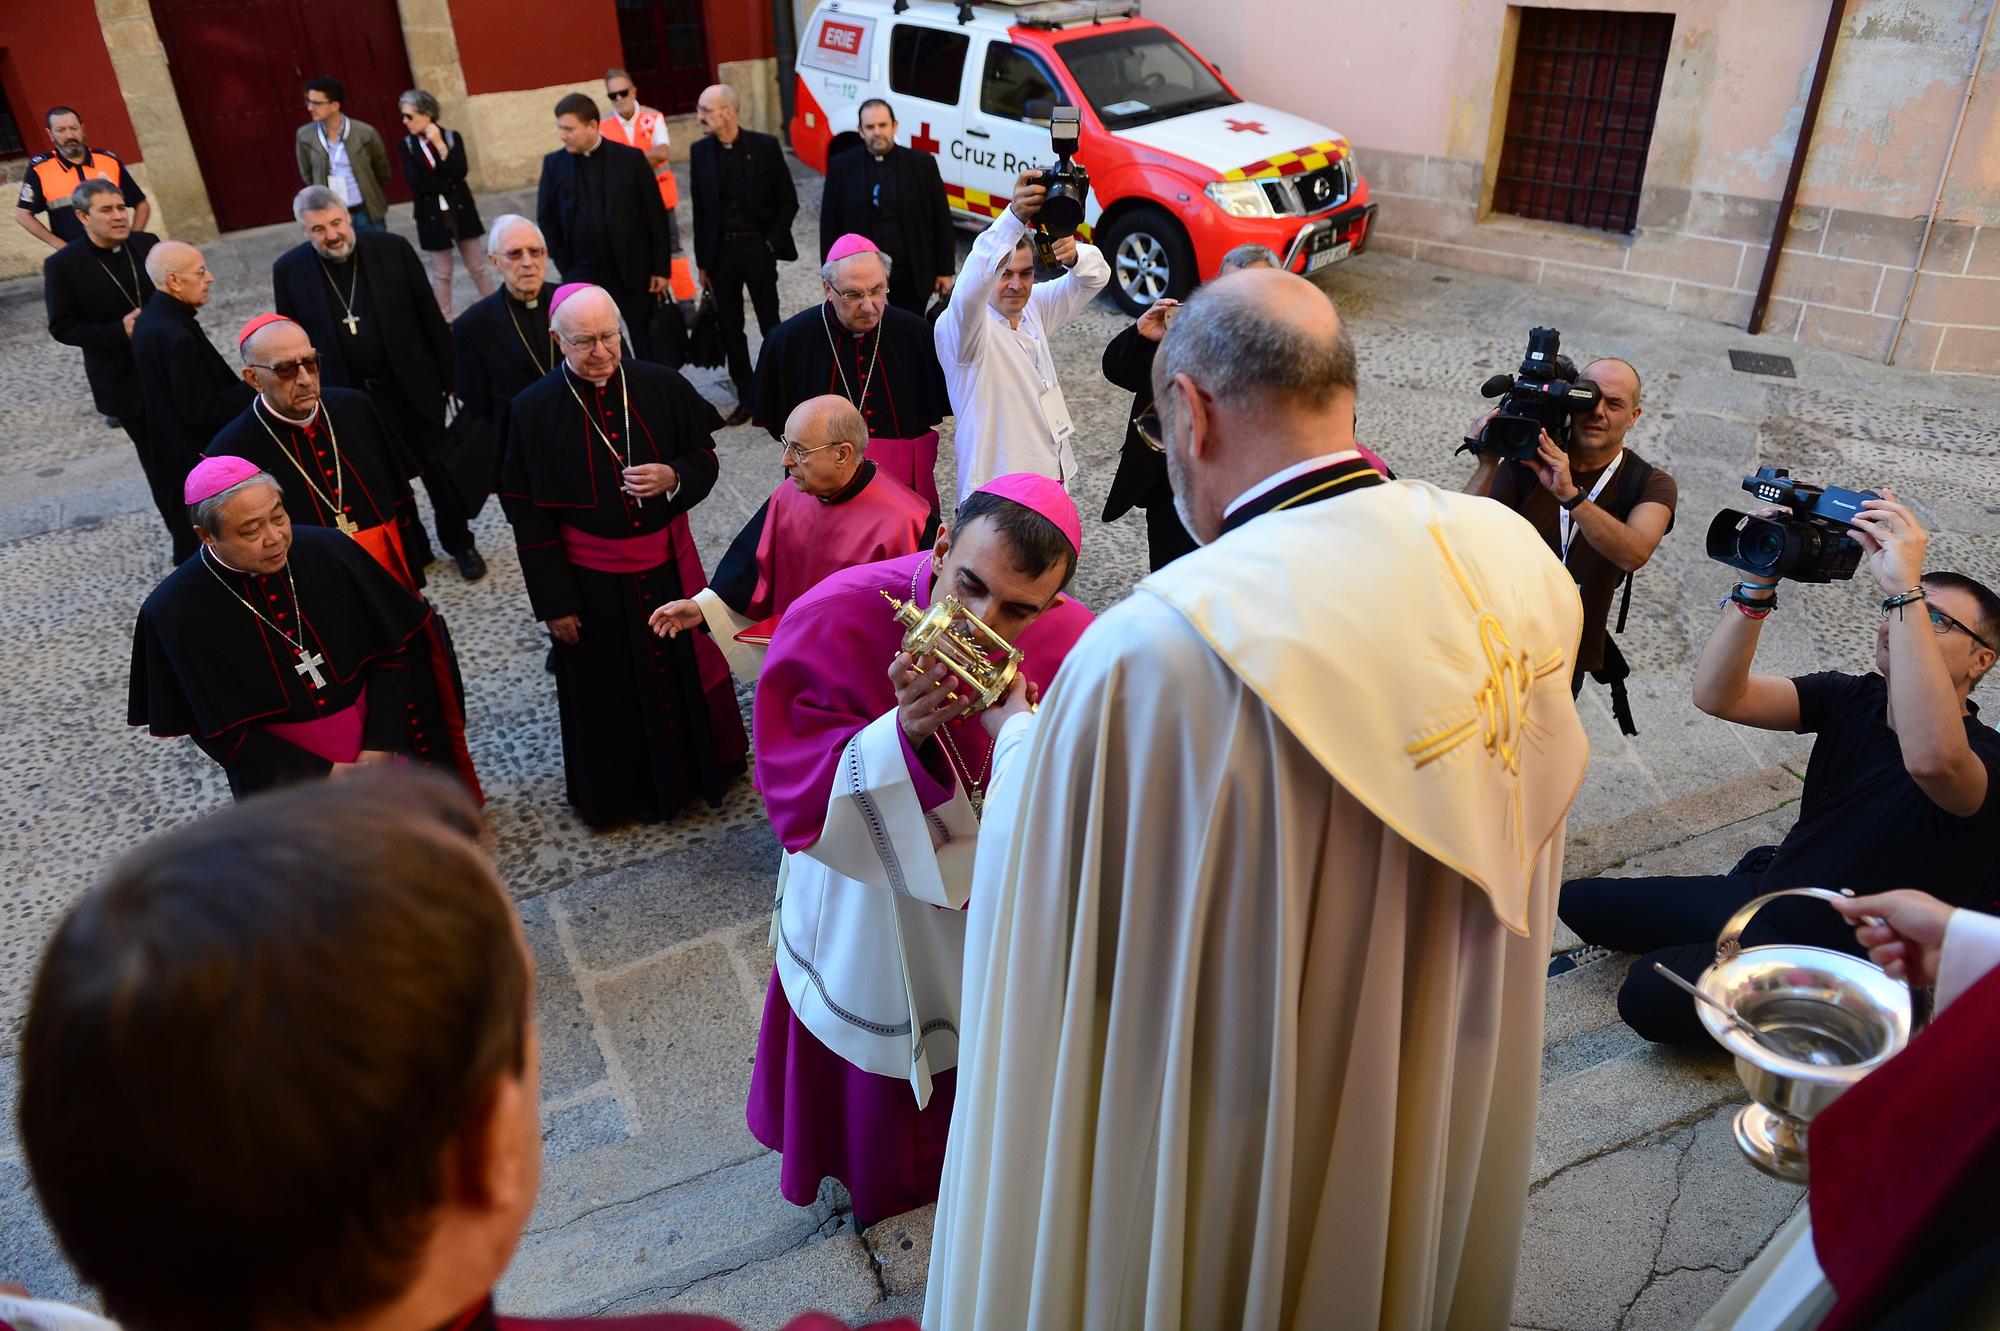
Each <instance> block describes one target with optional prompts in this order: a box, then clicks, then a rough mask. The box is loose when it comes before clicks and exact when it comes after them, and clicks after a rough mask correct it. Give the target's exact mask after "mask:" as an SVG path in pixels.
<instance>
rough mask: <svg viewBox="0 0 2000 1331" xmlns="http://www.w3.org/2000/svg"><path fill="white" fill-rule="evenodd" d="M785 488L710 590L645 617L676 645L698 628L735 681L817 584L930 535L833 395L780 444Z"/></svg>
mask: <svg viewBox="0 0 2000 1331" xmlns="http://www.w3.org/2000/svg"><path fill="white" fill-rule="evenodd" d="M778 450H779V451H778V457H779V460H780V461H781V462H782V463H783V464H784V467H785V479H784V480H782V481H780V482H778V486H777V488H776V489H774V490H772V491H771V494H770V496H769V497H768V498H767V499H765V500H764V503H763V505H762V506H761V507H759V508H758V510H757V513H756V516H754V517H752V518H751V519H750V521H749V522H748V523H746V524H745V525H744V528H743V530H742V531H740V532H738V533H737V534H736V539H735V540H734V541H731V542H730V543H729V551H728V553H727V554H725V555H723V557H722V562H721V563H720V564H718V565H716V568H715V576H714V577H712V578H710V579H709V581H708V586H706V587H704V588H702V589H701V590H700V591H699V592H696V593H695V594H694V596H692V597H690V598H688V599H685V600H680V601H671V602H669V603H668V604H666V605H663V606H661V607H660V608H659V609H658V610H655V611H654V612H653V620H652V623H653V631H654V632H655V633H660V634H664V635H665V636H667V637H674V636H676V635H678V634H680V633H682V632H685V631H686V630H688V629H692V628H695V627H697V626H699V625H701V624H703V623H706V624H707V626H708V631H709V632H710V633H711V634H712V635H713V636H714V638H715V642H716V645H717V646H719V647H721V648H722V654H723V655H724V656H725V657H727V658H728V660H729V667H730V669H731V670H733V671H735V672H736V676H737V678H739V679H741V680H744V681H746V682H748V681H750V680H754V679H756V678H757V672H758V669H759V667H760V666H761V665H762V664H763V659H764V647H765V646H766V645H768V644H769V643H770V641H771V634H772V633H773V632H774V631H776V629H777V625H778V620H779V618H780V617H782V616H783V615H784V613H785V611H787V610H789V609H790V608H791V605H792V602H794V601H796V600H798V599H799V597H801V596H803V595H805V594H806V593H807V592H809V591H811V590H812V589H813V587H814V586H815V585H817V584H818V583H819V581H820V580H821V579H822V578H829V577H832V576H833V575H834V574H835V573H838V572H840V571H841V570H842V569H847V568H854V567H856V566H857V565H860V564H873V563H875V562H877V561H879V560H883V559H894V558H896V557H897V556H898V555H907V554H909V553H911V552H912V551H915V550H921V549H923V548H924V547H925V546H927V545H929V544H930V543H931V540H932V538H933V537H934V536H935V535H936V520H935V518H934V517H933V515H932V512H931V506H930V504H929V503H928V502H927V501H926V500H925V499H924V498H923V496H921V495H919V494H917V493H916V491H914V490H912V489H911V488H910V487H909V486H907V485H904V484H903V483H902V482H901V481H899V480H897V479H896V478H895V477H894V476H891V475H889V474H888V473H887V472H885V471H882V470H880V469H879V468H877V467H876V465H875V464H874V462H872V461H871V460H869V459H868V458H867V457H866V456H864V455H865V454H866V453H867V451H868V423H867V422H866V421H865V420H863V419H862V417H861V412H860V411H859V410H857V409H856V407H855V405H854V404H853V403H852V402H850V401H848V400H847V399H846V398H844V397H841V396H839V395H838V394H831V393H829V394H827V395H825V396H822V397H815V398H808V399H806V400H805V401H804V402H801V403H799V405H798V406H796V407H794V408H793V409H792V414H791V415H790V416H788V417H786V418H785V430H784V433H783V434H782V435H781V436H779V439H778Z"/></svg>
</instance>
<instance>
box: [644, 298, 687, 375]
mask: <svg viewBox="0 0 2000 1331" xmlns="http://www.w3.org/2000/svg"><path fill="white" fill-rule="evenodd" d="M650 324H651V327H650V328H649V330H648V331H649V332H651V334H652V336H653V360H654V362H655V363H656V364H659V365H664V366H666V367H667V368H668V369H672V370H678V369H679V368H680V367H681V366H682V365H683V364H685V363H686V361H687V351H688V327H687V315H685V314H683V313H682V312H681V303H680V302H679V301H677V300H675V299H674V298H673V296H671V295H666V296H655V297H653V317H652V319H651V320H650Z"/></svg>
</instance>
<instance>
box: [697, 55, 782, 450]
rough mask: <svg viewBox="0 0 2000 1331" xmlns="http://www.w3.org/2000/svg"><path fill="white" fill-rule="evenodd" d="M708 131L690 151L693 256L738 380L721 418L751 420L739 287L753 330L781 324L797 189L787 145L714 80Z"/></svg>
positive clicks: (707, 104)
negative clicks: (782, 267) (744, 116)
mask: <svg viewBox="0 0 2000 1331" xmlns="http://www.w3.org/2000/svg"><path fill="white" fill-rule="evenodd" d="M696 109H697V112H698V114H699V117H700V120H701V127H702V130H703V131H704V133H705V134H706V135H707V137H706V138H702V139H698V140H696V141H695V144H694V146H693V147H692V148H690V149H689V150H688V175H689V176H690V178H691V184H692V185H693V188H694V262H695V267H696V268H698V269H699V270H700V276H701V289H702V290H703V291H705V292H708V293H709V294H710V295H711V296H712V297H713V298H714V300H715V312H716V314H717V316H718V317H719V319H720V320H721V324H722V338H723V343H724V345H725V346H726V347H727V348H728V354H729V379H730V382H731V383H733V384H735V385H736V402H737V406H736V410H735V411H734V412H733V413H731V415H730V416H729V418H728V419H727V420H726V421H724V422H723V423H724V424H725V425H742V424H743V423H745V422H746V421H748V420H749V419H750V343H749V341H748V340H747V339H746V338H745V337H744V336H743V289H744V288H745V287H748V288H749V289H750V303H751V305H752V306H754V307H755V308H756V311H757V331H758V332H760V333H762V334H763V335H765V336H766V337H768V336H770V333H771V330H772V329H773V328H775V327H777V326H778V263H777V261H778V260H780V259H783V260H785V261H786V262H790V261H791V260H793V259H796V258H798V257H799V247H798V246H797V244H795V243H794V242H793V240H792V219H793V218H794V217H797V216H798V214H799V196H798V191H797V190H795V189H794V188H793V187H792V173H791V172H790V171H789V170H787V169H786V167H785V153H784V149H782V148H780V147H779V146H778V141H777V140H776V139H774V138H772V137H771V136H770V135H769V134H759V133H757V132H755V131H754V130H747V129H744V128H743V127H742V126H741V125H739V124H738V123H737V119H736V90H735V89H734V88H731V87H730V86H728V85H727V84H723V83H718V84H716V85H714V86H713V87H711V88H709V89H708V90H707V91H706V92H704V93H702V95H701V100H700V101H699V102H698V103H697V104H696Z"/></svg>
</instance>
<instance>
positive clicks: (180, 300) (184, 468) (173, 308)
mask: <svg viewBox="0 0 2000 1331" xmlns="http://www.w3.org/2000/svg"><path fill="white" fill-rule="evenodd" d="M146 275H147V276H148V277H150V278H151V279H152V281H153V294H152V296H151V297H149V298H148V299H147V301H146V304H145V307H144V308H143V309H141V310H140V311H139V317H138V318H137V319H136V320H134V321H133V323H132V361H133V364H134V365H136V366H137V367H138V372H139V395H140V398H141V400H142V401H143V402H144V403H145V406H146V436H147V437H146V451H147V454H148V456H147V458H146V459H145V463H146V465H145V470H146V481H147V484H148V485H149V486H151V488H152V491H153V502H154V504H155V506H156V507H159V508H160V509H161V510H162V511H163V512H164V511H175V510H177V511H181V512H185V511H186V505H185V504H184V503H183V502H182V500H181V485H182V483H183V482H184V481H186V479H187V474H188V472H189V471H190V470H192V469H193V467H194V464H195V463H196V462H198V461H200V460H201V455H202V453H203V451H204V450H206V449H207V447H208V444H209V441H210V440H211V439H213V438H215V432H216V431H217V430H220V429H221V428H222V427H223V426H225V425H227V424H229V422H230V421H232V420H234V419H235V418H236V415H237V413H239V412H241V411H242V410H243V409H244V408H245V407H247V406H249V405H250V399H251V398H252V397H254V396H255V394H254V393H253V392H252V391H251V389H250V386H249V385H248V384H245V383H244V382H243V381H242V380H241V379H239V378H238V377H237V375H236V371H235V370H232V369H231V368H230V367H229V363H228V362H227V361H225V360H223V358H222V356H221V354H220V353H219V352H217V351H216V349H215V347H214V346H213V345H212V344H211V343H210V342H209V340H208V336H207V334H205V333H204V332H203V331H202V327H201V323H200V321H199V315H200V311H201V307H202V306H204V305H206V304H208V293H209V288H210V287H212V286H214V285H215V275H214V274H213V273H211V272H209V271H208V264H207V262H206V261H205V260H204V259H203V258H202V257H201V251H200V250H198V249H196V248H195V247H194V246H192V245H189V244H187V243H186V242H184V241H179V240H163V241H161V242H160V243H159V244H157V245H155V246H153V248H152V251H151V252H150V253H148V254H147V255H146ZM198 544H199V543H198V542H197V541H196V540H195V535H194V528H192V527H190V526H189V525H187V524H186V523H185V522H183V523H181V524H180V525H179V526H177V527H176V528H174V535H173V555H174V562H175V563H176V564H178V563H180V562H181V561H182V560H184V559H186V558H187V557H188V556H189V555H191V554H193V553H194V552H195V548H196V546H197V545H198Z"/></svg>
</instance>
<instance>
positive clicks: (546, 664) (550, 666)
mask: <svg viewBox="0 0 2000 1331" xmlns="http://www.w3.org/2000/svg"><path fill="white" fill-rule="evenodd" d="M542 669H544V670H546V671H548V672H549V673H550V674H551V675H553V674H555V673H556V649H555V645H554V644H553V643H552V644H550V646H549V654H548V655H547V656H544V657H543V658H542Z"/></svg>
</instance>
